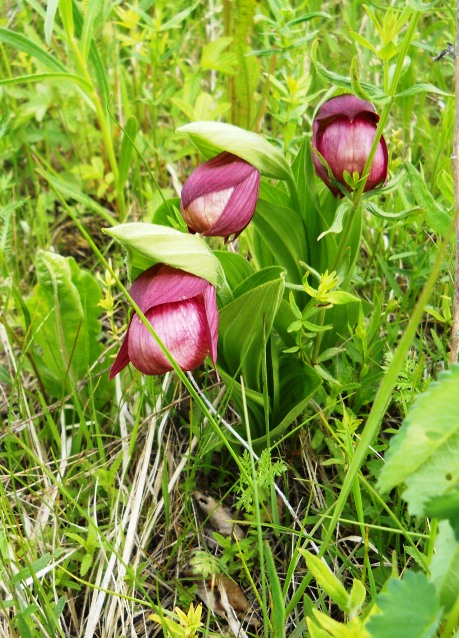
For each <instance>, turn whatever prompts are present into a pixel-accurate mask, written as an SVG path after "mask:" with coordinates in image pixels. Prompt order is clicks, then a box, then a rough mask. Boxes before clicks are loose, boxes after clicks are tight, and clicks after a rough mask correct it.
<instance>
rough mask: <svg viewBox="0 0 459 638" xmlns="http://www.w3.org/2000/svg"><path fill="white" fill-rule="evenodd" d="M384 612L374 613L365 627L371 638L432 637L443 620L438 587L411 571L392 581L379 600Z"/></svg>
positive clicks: (379, 605) (378, 597)
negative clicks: (436, 589)
mask: <svg viewBox="0 0 459 638" xmlns="http://www.w3.org/2000/svg"><path fill="white" fill-rule="evenodd" d="M376 605H377V606H378V608H379V610H380V612H381V613H375V614H373V615H372V616H371V617H370V619H369V621H368V622H367V623H366V625H365V627H366V628H367V629H368V631H369V632H370V635H371V638H389V636H390V638H431V637H432V636H435V635H436V630H437V628H438V625H439V623H440V619H441V608H440V600H439V597H438V594H437V592H436V591H435V587H434V585H433V584H432V583H430V582H429V581H428V580H427V576H426V575H425V574H423V573H421V572H420V573H414V572H410V571H407V572H405V575H404V576H403V578H402V579H401V580H400V579H398V578H391V579H390V580H389V583H388V585H387V588H386V590H385V591H383V592H382V593H380V594H379V595H378V596H377V598H376Z"/></svg>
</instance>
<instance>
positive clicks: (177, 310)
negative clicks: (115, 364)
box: [128, 298, 211, 375]
mask: <svg viewBox="0 0 459 638" xmlns="http://www.w3.org/2000/svg"><path fill="white" fill-rule="evenodd" d="M145 316H146V317H147V319H148V320H149V321H150V323H151V325H152V326H153V329H154V330H155V332H156V334H157V335H158V337H159V338H160V339H161V341H162V342H163V344H164V345H165V346H166V347H167V349H168V350H169V352H170V353H171V354H172V356H173V357H174V359H175V361H176V362H177V364H178V365H179V367H180V368H181V369H182V370H183V371H188V370H194V368H196V367H197V366H199V365H200V364H201V363H202V362H203V361H204V359H205V358H206V356H207V355H208V354H209V353H210V346H211V344H210V343H209V338H208V332H209V331H208V321H207V316H206V308H205V305H204V301H203V299H202V298H201V299H197V298H195V299H186V300H184V301H178V302H173V303H165V304H161V305H159V306H156V307H154V308H151V309H150V310H147V312H146V313H145ZM128 347H129V357H130V360H131V363H132V364H133V365H134V366H135V367H136V368H137V370H139V371H140V372H142V373H144V374H149V375H158V374H163V373H164V372H168V371H169V370H172V369H173V368H172V365H171V364H170V362H169V360H168V359H167V357H166V356H165V354H164V353H163V351H162V350H161V348H160V346H159V345H158V343H157V342H156V340H155V339H154V337H153V336H152V335H151V334H150V332H149V330H148V328H147V327H146V326H145V325H144V324H143V322H142V321H141V319H140V317H138V315H134V316H133V317H132V322H131V326H130V332H129V342H128Z"/></svg>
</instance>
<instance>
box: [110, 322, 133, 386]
mask: <svg viewBox="0 0 459 638" xmlns="http://www.w3.org/2000/svg"><path fill="white" fill-rule="evenodd" d="M129 327H130V324H129ZM128 341H129V328H128V329H127V332H126V335H125V337H124V340H123V343H122V344H121V348H120V349H119V351H118V354H117V355H116V358H115V361H114V362H113V365H112V367H111V368H110V374H109V375H108V380H109V381H111V380H112V379H113V377H116V375H117V374H118V372H121V370H123V369H124V368H125V367H126V366H127V364H128V363H130V361H131V360H130V358H129V352H128Z"/></svg>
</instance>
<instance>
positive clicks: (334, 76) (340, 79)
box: [311, 40, 391, 103]
mask: <svg viewBox="0 0 459 638" xmlns="http://www.w3.org/2000/svg"><path fill="white" fill-rule="evenodd" d="M318 48H319V43H318V40H315V41H314V42H313V44H312V47H311V58H312V61H313V63H314V66H315V69H316V71H317V73H318V74H319V75H320V76H321V77H323V78H324V79H325V80H327V81H328V82H331V83H332V84H334V85H335V86H339V87H341V88H343V89H352V88H353V87H352V79H351V78H348V77H346V76H343V75H339V74H338V73H335V72H334V71H329V70H328V69H326V68H325V67H324V65H323V64H321V63H320V62H319V60H318V59H317V49H318ZM360 86H361V88H362V89H363V91H365V93H367V94H368V95H370V96H371V98H372V99H373V100H378V102H379V103H383V102H387V101H388V100H390V99H391V98H390V96H389V95H386V93H384V91H381V89H379V88H378V87H376V86H374V85H373V84H368V82H361V83H360Z"/></svg>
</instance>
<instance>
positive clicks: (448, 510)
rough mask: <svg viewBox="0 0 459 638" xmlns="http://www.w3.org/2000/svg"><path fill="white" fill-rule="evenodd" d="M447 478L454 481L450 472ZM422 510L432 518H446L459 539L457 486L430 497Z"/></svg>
mask: <svg viewBox="0 0 459 638" xmlns="http://www.w3.org/2000/svg"><path fill="white" fill-rule="evenodd" d="M448 478H449V480H450V481H451V482H452V481H454V477H453V475H452V474H450V473H448ZM424 512H425V514H426V516H431V517H433V518H443V519H444V518H447V519H448V520H449V522H450V524H451V527H452V528H453V530H454V533H455V534H456V538H457V539H458V540H459V487H457V486H455V487H453V488H452V489H451V490H450V491H449V492H448V493H447V494H443V495H442V496H433V497H431V498H430V499H429V500H428V501H427V503H426V504H425V508H424Z"/></svg>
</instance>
